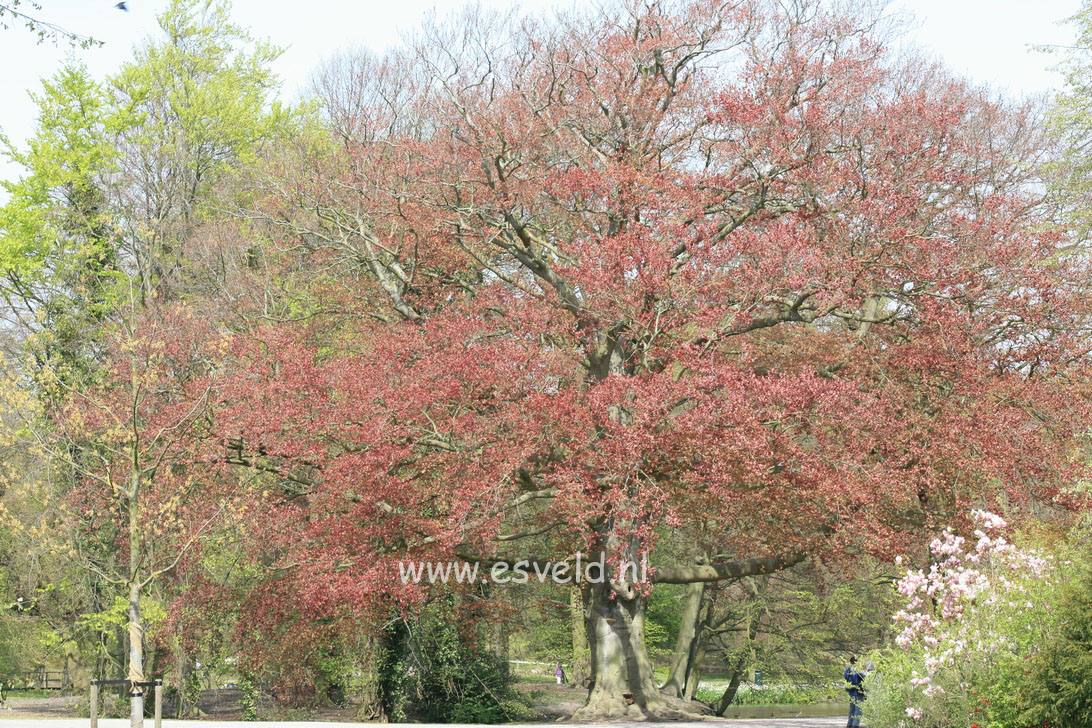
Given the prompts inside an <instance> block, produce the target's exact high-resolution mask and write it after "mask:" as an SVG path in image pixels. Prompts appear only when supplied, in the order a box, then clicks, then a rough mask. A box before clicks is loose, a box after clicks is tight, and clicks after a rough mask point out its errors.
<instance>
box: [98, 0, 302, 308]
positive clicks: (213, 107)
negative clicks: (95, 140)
mask: <svg viewBox="0 0 1092 728" xmlns="http://www.w3.org/2000/svg"><path fill="white" fill-rule="evenodd" d="M159 27H160V29H161V30H162V32H163V37H162V39H158V40H155V41H151V42H148V43H146V44H145V45H144V46H142V47H140V48H139V49H138V50H137V51H136V54H135V56H134V58H133V60H132V61H131V62H129V63H127V64H126V65H125V66H124V67H123V68H122V69H121V71H120V72H119V73H118V74H117V75H116V76H114V77H113V78H112V80H111V89H112V94H113V99H114V103H115V104H116V105H117V107H118V108H119V109H124V110H125V111H126V112H127V113H131V114H133V115H134V117H135V118H136V120H137V121H138V123H136V124H134V125H132V126H130V127H128V128H127V129H126V130H125V131H124V132H123V133H122V134H121V135H120V137H119V140H118V143H119V147H120V151H121V155H120V157H119V176H120V181H121V190H122V192H121V198H120V199H119V206H120V208H121V210H122V215H121V218H120V222H121V224H122V225H123V226H124V229H125V240H126V247H127V250H126V252H127V254H128V256H129V258H130V259H131V262H132V265H133V266H134V270H135V272H136V275H137V277H138V278H139V281H140V290H141V293H142V296H144V297H147V296H148V295H150V294H151V293H152V292H153V291H155V292H156V293H157V294H158V295H160V296H167V297H176V296H178V295H181V293H182V292H183V288H184V283H185V281H184V278H185V272H186V271H185V267H186V266H185V263H186V256H187V248H188V242H189V241H190V240H191V238H192V236H193V234H194V232H195V230H196V229H197V228H198V227H199V226H200V225H201V224H202V223H203V222H204V221H206V220H207V219H208V215H207V214H206V212H207V205H206V203H207V202H208V201H209V197H210V194H211V192H212V191H213V190H214V188H215V187H216V185H217V183H218V182H220V181H222V180H223V178H224V176H225V175H226V173H227V172H229V171H230V170H232V169H234V168H238V167H239V166H240V165H241V164H243V163H245V162H248V161H252V160H253V159H254V158H255V155H256V154H257V153H258V152H259V151H260V149H261V146H262V144H263V142H265V141H266V140H269V139H270V138H272V137H273V136H274V135H275V134H276V133H277V129H278V128H279V125H280V121H281V116H282V110H281V108H280V106H279V105H278V104H275V103H273V102H272V101H271V99H272V97H273V94H274V92H275V91H276V89H277V86H278V81H277V78H276V76H275V74H274V73H273V71H272V70H271V69H270V67H269V66H270V64H271V63H272V62H273V61H274V60H275V59H276V58H277V57H278V56H279V55H280V53H281V50H280V49H279V48H277V47H275V46H273V45H271V44H270V43H268V42H265V41H259V40H255V39H254V38H252V37H251V36H250V34H249V33H248V32H247V31H246V30H244V29H242V28H240V27H239V26H237V25H235V24H234V23H232V22H231V17H230V4H229V3H227V2H214V1H213V0H173V1H172V2H171V3H170V4H169V5H168V6H167V9H166V10H165V11H164V12H163V13H162V14H161V15H160V16H159Z"/></svg>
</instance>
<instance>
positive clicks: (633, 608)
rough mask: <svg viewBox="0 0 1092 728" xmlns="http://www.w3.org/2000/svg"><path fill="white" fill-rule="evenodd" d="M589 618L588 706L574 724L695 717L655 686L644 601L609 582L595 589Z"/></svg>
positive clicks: (681, 704) (576, 714) (639, 596)
mask: <svg viewBox="0 0 1092 728" xmlns="http://www.w3.org/2000/svg"><path fill="white" fill-rule="evenodd" d="M615 586H618V585H615ZM612 592H615V593H614V594H613V596H612ZM587 614H588V616H587V619H586V620H585V624H586V631H587V635H588V643H589V646H590V652H591V654H590V657H591V679H592V685H591V688H590V690H589V691H588V700H587V702H586V703H585V704H584V706H583V707H581V708H580V709H579V710H577V711H576V712H575V713H573V716H572V719H573V720H578V721H583V720H588V721H601V720H652V719H655V720H682V719H692V718H694V713H693V712H690V711H688V710H687V709H686V706H685V705H684V704H683V702H682V701H679V700H676V699H672V698H670V697H669V696H666V695H663V694H661V693H660V691H659V690H658V689H657V688H656V684H655V683H654V682H653V679H652V662H651V660H649V657H648V651H647V650H646V648H645V598H644V597H643V596H641V595H640V594H639V593H637V592H636V591H635V590H632V589H615V588H613V587H612V585H611V584H609V583H604V584H594V585H592V588H591V589H590V604H589V605H588V612H587Z"/></svg>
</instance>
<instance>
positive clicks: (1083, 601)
mask: <svg viewBox="0 0 1092 728" xmlns="http://www.w3.org/2000/svg"><path fill="white" fill-rule="evenodd" d="M1079 557H1080V558H1079V559H1077V563H1079V566H1078V567H1077V569H1076V573H1075V574H1074V575H1073V577H1072V578H1071V579H1070V580H1068V581H1067V582H1066V583H1064V584H1062V585H1061V587H1060V589H1059V591H1060V598H1059V600H1058V606H1057V615H1056V625H1057V627H1056V628H1055V630H1054V631H1053V632H1052V633H1051V634H1049V635H1047V636H1046V641H1045V644H1044V645H1043V649H1042V650H1041V651H1039V652H1038V653H1037V654H1035V655H1034V656H1033V657H1032V659H1031V660H1030V665H1029V666H1028V668H1027V670H1026V671H1023V672H1022V673H1021V675H1020V677H1021V678H1022V680H1021V683H1022V684H1020V685H1018V686H1017V687H1016V689H1017V690H1018V691H1019V694H1020V695H1021V696H1022V700H1021V703H1022V704H1021V705H1019V706H1018V707H1019V708H1022V710H1021V712H1020V719H1021V721H1023V722H1024V723H1025V724H1027V725H1035V726H1042V725H1047V726H1080V725H1087V724H1088V721H1089V717H1090V716H1092V548H1089V547H1088V546H1085V547H1084V548H1083V549H1082V550H1081V552H1080V554H1079Z"/></svg>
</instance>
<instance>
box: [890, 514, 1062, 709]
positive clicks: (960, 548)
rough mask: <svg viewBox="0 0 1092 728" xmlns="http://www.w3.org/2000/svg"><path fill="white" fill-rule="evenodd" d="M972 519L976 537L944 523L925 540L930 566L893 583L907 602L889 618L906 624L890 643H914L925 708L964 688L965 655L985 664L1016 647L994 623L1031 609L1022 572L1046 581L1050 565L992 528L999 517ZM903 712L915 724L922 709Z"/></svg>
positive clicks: (1000, 524) (914, 683) (917, 687)
mask: <svg viewBox="0 0 1092 728" xmlns="http://www.w3.org/2000/svg"><path fill="white" fill-rule="evenodd" d="M972 516H973V518H974V521H975V524H976V526H977V528H976V529H975V530H974V540H973V541H971V542H970V543H968V542H967V541H966V540H965V539H964V538H963V537H962V536H959V535H956V533H955V532H954V531H953V530H952V529H951V528H945V529H944V531H943V532H942V533H941V535H940V536H939V537H938V538H936V539H933V541H932V543H931V544H930V552H931V553H932V555H933V558H934V563H933V564H931V565H930V567H929V568H928V570H924V569H916V570H914V569H911V570H908V571H907V572H906V574H905V575H904V576H903V577H902V578H901V579H900V580H899V581H898V583H897V588H898V591H899V593H900V594H902V595H903V596H904V597H905V598H906V605H905V607H904V608H903V609H900V610H899V611H898V612H896V613H895V614H894V615H893V617H892V619H893V620H894V621H895V622H896V623H899V624H901V625H902V627H903V628H902V630H901V631H900V632H899V634H898V635H897V636H896V637H895V643H896V644H897V645H898V646H899V648H900V649H902V650H913V649H915V648H917V650H918V654H920V660H921V663H920V664H921V666H922V668H923V669H924V674H922V673H921V672H919V671H917V670H915V671H913V672H912V673H911V676H910V679H909V684H910V687H911V689H912V690H913V692H914V693H915V694H916V695H917V696H918V697H919V699H921V700H925V701H927V703H926V705H927V704H928V701H932V700H934V699H937V698H940V697H941V696H943V695H946V694H948V693H951V692H953V691H954V692H956V693H960V692H963V691H965V690H966V689H968V686H967V685H966V680H967V677H966V674H965V672H964V666H965V665H966V664H967V661H968V660H974V661H979V662H980V661H982V660H986V661H988V660H991V659H995V656H998V655H1000V654H1001V653H1003V652H1011V651H1012V650H1013V649H1017V648H1018V647H1019V646H1018V645H1017V644H1015V643H1014V642H1013V640H1011V639H1009V638H1008V637H1006V636H1005V635H999V634H996V632H995V631H994V630H992V629H991V627H993V626H994V625H995V623H996V621H997V620H1003V619H1005V618H1006V617H1005V616H1004V615H1005V614H1006V611H1005V610H1008V612H1007V613H1010V614H1011V610H1014V609H1021V610H1031V609H1035V608H1036V602H1035V600H1034V599H1033V598H1032V595H1031V594H1030V593H1029V590H1028V588H1027V587H1026V586H1025V582H1026V579H1024V578H1023V577H1031V578H1033V579H1036V580H1042V581H1043V582H1044V583H1045V582H1046V579H1045V576H1046V575H1047V574H1048V573H1049V570H1050V567H1051V562H1050V559H1049V558H1047V557H1044V556H1042V555H1041V554H1039V553H1037V552H1035V551H1032V550H1023V549H1020V548H1017V547H1016V546H1015V545H1014V544H1012V543H1010V542H1009V541H1007V540H1006V539H1005V537H1004V536H1003V535H1001V534H1000V533H997V531H998V530H1000V529H1005V528H1007V527H1008V524H1007V523H1006V522H1005V519H1003V518H1002V517H1000V516H998V515H996V514H993V513H990V512H988V511H982V510H976V511H973V512H972ZM898 563H902V560H899V561H898ZM1014 574H1019V575H1020V577H1019V578H1018V577H1015V576H1012V575H1014ZM1044 606H1045V605H1044ZM1029 629H1030V627H1029ZM906 714H907V716H909V717H910V718H912V719H913V720H915V721H920V720H922V716H923V711H922V708H919V707H908V708H906Z"/></svg>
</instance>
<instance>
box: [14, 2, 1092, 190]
mask: <svg viewBox="0 0 1092 728" xmlns="http://www.w3.org/2000/svg"><path fill="white" fill-rule="evenodd" d="M39 1H40V3H41V4H42V5H43V6H44V7H43V10H42V11H41V12H40V13H39V15H41V17H43V18H45V19H47V20H50V21H53V22H56V23H57V24H59V25H61V26H63V27H65V28H67V29H69V30H72V31H75V32H78V33H81V34H86V35H91V36H93V37H95V38H97V39H99V40H103V41H105V42H106V45H105V46H104V47H102V48H92V49H88V50H78V49H77V50H75V51H73V50H70V49H68V48H67V47H62V48H55V47H53V46H52V45H49V44H43V45H36V44H35V42H34V36H32V35H31V34H30V33H28V32H25V31H23V30H22V28H19V27H13V28H11V29H9V30H7V31H0V69H2V71H0V129H2V130H3V131H4V133H5V134H7V135H8V136H9V137H10V138H11V139H12V140H13V141H16V142H21V141H22V140H24V139H25V138H27V137H28V136H29V135H30V134H31V132H32V131H33V128H34V113H35V109H34V105H33V104H32V103H31V101H30V100H29V99H28V98H27V92H28V91H32V90H36V89H37V88H38V87H39V80H40V79H41V78H43V77H48V76H50V75H52V74H53V73H54V72H55V71H56V69H57V68H58V67H59V66H60V64H61V63H63V61H64V58H65V55H66V54H70V53H71V54H75V55H76V56H78V57H79V58H81V59H83V60H84V62H85V63H86V64H87V65H88V67H89V68H90V70H91V72H92V73H93V74H94V75H95V76H96V77H98V78H103V77H105V76H106V75H107V74H108V73H110V72H112V71H114V70H115V69H116V68H117V67H118V66H119V65H120V64H121V63H123V62H124V61H126V60H127V59H128V58H129V55H130V51H131V49H132V46H133V45H134V44H135V43H136V42H137V41H139V40H140V39H142V38H144V37H146V36H148V35H149V34H152V33H154V32H155V31H156V30H157V28H156V25H155V16H156V15H157V14H158V13H159V12H160V10H162V8H163V6H164V5H166V0H127V5H128V7H129V12H122V11H120V10H117V9H115V8H114V7H113V5H114V3H115V1H116V0H39ZM583 1H584V2H590V1H591V0H583ZM462 4H463V3H462V2H461V1H459V0H446V2H445V0H294V1H293V2H288V1H287V0H236V1H235V3H234V16H235V18H236V20H237V22H238V23H239V24H240V25H243V26H247V27H249V28H251V30H252V32H253V34H254V35H255V36H258V37H268V38H269V39H270V40H272V41H273V42H274V43H277V44H278V45H282V46H286V47H287V50H286V52H285V53H284V55H283V56H281V58H280V59H279V60H278V61H277V63H276V71H277V72H278V73H279V74H280V76H281V78H282V79H283V80H284V86H283V95H284V96H285V97H286V98H292V97H294V96H295V95H296V94H297V93H298V92H299V90H300V89H301V88H303V86H304V85H305V84H306V82H307V79H308V77H309V75H310V73H311V72H312V70H313V69H314V68H315V67H316V65H317V64H318V63H319V62H320V61H321V60H322V59H323V58H325V57H327V56H329V55H330V54H331V53H332V52H334V51H336V50H338V49H340V48H344V47H347V46H354V45H363V46H366V47H368V48H372V49H374V50H381V49H383V48H384V47H387V46H390V45H392V44H395V43H397V40H398V36H399V32H400V31H402V30H407V29H412V28H413V27H414V26H415V25H416V24H417V23H418V22H419V21H420V20H421V18H422V17H423V16H424V15H425V14H426V13H427V12H428V11H429V10H430V9H432V8H437V9H439V10H440V11H441V12H447V11H449V10H452V9H455V8H456V7H458V6H459V5H462ZM481 4H482V5H484V6H487V7H497V8H511V7H518V8H520V9H521V10H522V11H526V12H530V13H535V12H541V11H545V10H549V9H551V8H568V7H572V6H574V5H579V2H573V0H481ZM1079 7H1080V0H893V2H892V3H891V5H890V11H891V12H901V11H909V12H910V13H912V15H913V16H914V20H913V24H912V28H913V29H912V31H911V38H912V41H913V42H916V43H918V44H919V45H922V46H925V47H926V48H928V49H929V50H930V51H931V52H932V53H933V54H934V55H936V56H938V57H939V58H941V59H943V60H944V61H945V62H946V63H947V64H948V65H949V66H950V67H951V68H952V69H954V70H955V71H956V72H958V73H961V74H964V75H967V76H969V77H971V78H972V79H975V80H977V81H980V82H984V83H989V84H991V85H993V86H996V87H999V88H1003V89H1007V90H1009V91H1010V92H1012V93H1015V94H1031V93H1042V92H1050V91H1051V90H1052V89H1055V88H1057V87H1058V85H1059V77H1058V75H1057V74H1055V73H1053V72H1051V71H1049V70H1048V66H1050V65H1051V64H1052V63H1053V60H1052V59H1051V58H1049V57H1047V56H1044V55H1043V54H1042V53H1038V52H1036V51H1034V50H1031V49H1030V48H1029V45H1030V44H1062V45H1064V44H1068V43H1070V42H1071V39H1072V37H1073V31H1072V29H1071V28H1070V27H1068V26H1065V25H1063V24H1061V23H1060V21H1061V20H1063V19H1064V18H1066V17H1069V16H1070V15H1072V14H1073V13H1075V12H1076V11H1077V10H1078V9H1079ZM17 174H18V169H17V168H14V167H12V166H11V165H8V164H6V163H4V162H2V161H0V177H3V178H10V177H12V176H14V175H17Z"/></svg>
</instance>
